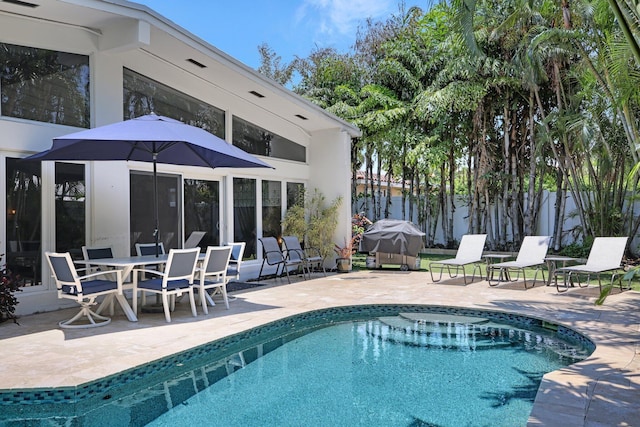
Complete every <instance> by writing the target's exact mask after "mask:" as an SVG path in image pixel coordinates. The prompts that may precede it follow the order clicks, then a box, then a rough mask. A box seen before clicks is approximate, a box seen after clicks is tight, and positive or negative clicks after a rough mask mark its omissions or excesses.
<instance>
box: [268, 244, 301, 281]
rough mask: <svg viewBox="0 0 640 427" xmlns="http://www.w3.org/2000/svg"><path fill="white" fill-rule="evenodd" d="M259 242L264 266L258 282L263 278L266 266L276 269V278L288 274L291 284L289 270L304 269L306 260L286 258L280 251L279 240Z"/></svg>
mask: <svg viewBox="0 0 640 427" xmlns="http://www.w3.org/2000/svg"><path fill="white" fill-rule="evenodd" d="M258 240H260V243H262V265H261V266H260V272H259V273H258V281H259V280H260V279H261V278H262V277H263V276H262V272H263V270H264V267H265V265H268V266H275V267H276V271H275V276H276V277H279V276H282V274H286V275H287V282H288V283H291V279H290V278H289V268H290V267H296V268H301V267H303V265H304V260H303V259H302V258H300V257H297V258H292V257H290V256H285V254H284V253H283V252H282V250H281V249H280V245H279V244H278V240H276V238H275V237H262V238H260V239H258ZM292 256H295V255H292ZM280 266H282V273H280V275H278V272H279V271H280ZM303 273H304V271H303Z"/></svg>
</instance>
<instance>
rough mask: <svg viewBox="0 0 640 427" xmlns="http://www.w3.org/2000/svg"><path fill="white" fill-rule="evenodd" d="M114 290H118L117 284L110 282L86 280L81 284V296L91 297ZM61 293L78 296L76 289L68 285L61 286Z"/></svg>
mask: <svg viewBox="0 0 640 427" xmlns="http://www.w3.org/2000/svg"><path fill="white" fill-rule="evenodd" d="M116 289H118V283H117V282H114V281H111V280H88V281H86V282H82V294H83V295H91V294H96V293H99V292H105V291H112V290H116ZM62 292H64V293H66V294H69V295H78V289H77V288H76V287H75V286H70V285H62Z"/></svg>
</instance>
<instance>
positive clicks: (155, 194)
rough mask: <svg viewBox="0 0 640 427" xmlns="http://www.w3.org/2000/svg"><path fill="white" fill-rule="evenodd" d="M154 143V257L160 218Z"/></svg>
mask: <svg viewBox="0 0 640 427" xmlns="http://www.w3.org/2000/svg"><path fill="white" fill-rule="evenodd" d="M155 146H156V145H155V143H154V144H153V148H154V150H153V206H154V209H155V211H154V215H155V226H156V228H155V229H154V230H153V238H154V240H155V243H156V257H157V256H158V255H159V254H160V242H159V241H160V230H159V228H160V220H159V215H158V171H157V168H156V163H157V160H158V153H156V152H155Z"/></svg>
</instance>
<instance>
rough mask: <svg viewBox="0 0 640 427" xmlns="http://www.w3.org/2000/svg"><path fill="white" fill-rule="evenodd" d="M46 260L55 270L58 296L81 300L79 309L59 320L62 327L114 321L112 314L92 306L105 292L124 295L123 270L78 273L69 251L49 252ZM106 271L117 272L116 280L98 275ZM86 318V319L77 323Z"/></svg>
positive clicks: (89, 326)
mask: <svg viewBox="0 0 640 427" xmlns="http://www.w3.org/2000/svg"><path fill="white" fill-rule="evenodd" d="M45 255H46V258H47V263H48V264H49V268H50V269H51V272H52V273H53V278H54V280H55V283H56V288H57V289H58V298H67V299H71V300H74V301H76V302H77V303H78V304H80V307H81V309H80V312H79V313H78V314H76V315H75V316H73V317H72V318H71V319H69V320H65V321H62V322H59V323H58V325H59V326H60V327H61V328H76V329H77V328H93V327H96V326H104V325H108V324H109V323H111V319H110V318H109V317H105V316H102V315H100V314H99V313H98V312H95V311H93V310H92V309H91V306H93V305H96V298H97V297H99V296H102V295H105V296H111V297H115V295H116V294H120V295H122V270H109V271H108V272H104V271H99V272H97V273H91V274H86V275H84V276H78V272H77V270H76V268H75V266H74V264H73V260H72V259H71V255H70V254H69V253H68V252H65V253H57V252H46V253H45ZM107 274H111V275H115V277H116V280H106V279H98V277H100V276H105V275H107ZM82 318H85V320H87V323H75V322H76V321H78V320H80V319H82Z"/></svg>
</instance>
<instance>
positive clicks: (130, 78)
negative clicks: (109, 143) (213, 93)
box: [123, 68, 224, 139]
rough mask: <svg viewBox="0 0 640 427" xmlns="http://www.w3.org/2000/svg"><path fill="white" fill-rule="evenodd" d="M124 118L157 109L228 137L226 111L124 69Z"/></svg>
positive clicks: (161, 112)
mask: <svg viewBox="0 0 640 427" xmlns="http://www.w3.org/2000/svg"><path fill="white" fill-rule="evenodd" d="M123 78H124V116H123V117H124V119H125V120H128V119H133V118H135V117H138V116H143V115H145V114H151V113H155V114H158V115H161V116H167V117H171V118H173V119H176V120H180V121H181V122H183V123H187V124H189V125H192V126H197V127H200V128H202V129H204V130H206V131H208V132H211V133H212V134H214V135H216V136H218V137H220V138H222V139H224V111H222V110H221V109H219V108H216V107H214V106H212V105H209V104H207V103H205V102H202V101H200V100H198V99H196V98H193V97H191V96H189V95H186V94H184V93H182V92H179V91H177V90H175V89H173V88H171V87H169V86H167V85H164V84H162V83H159V82H157V81H155V80H152V79H150V78H148V77H145V76H143V75H142V74H138V73H136V72H135V71H131V70H129V69H127V68H125V69H124V73H123Z"/></svg>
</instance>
